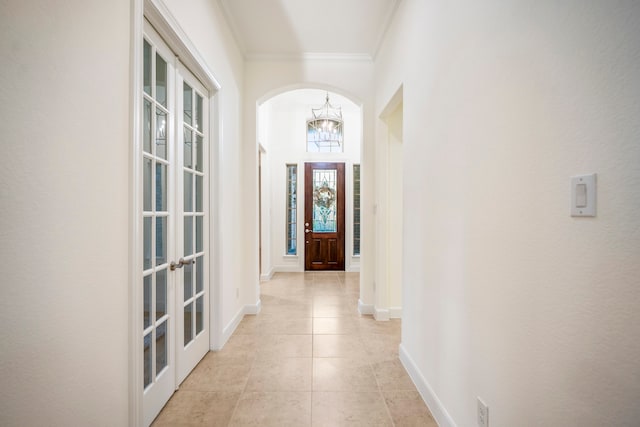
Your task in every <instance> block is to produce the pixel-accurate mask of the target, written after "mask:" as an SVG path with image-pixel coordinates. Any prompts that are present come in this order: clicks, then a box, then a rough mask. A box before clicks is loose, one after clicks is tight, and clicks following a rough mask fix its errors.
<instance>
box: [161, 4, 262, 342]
mask: <svg viewBox="0 0 640 427" xmlns="http://www.w3.org/2000/svg"><path fill="white" fill-rule="evenodd" d="M164 1H165V4H166V5H167V7H168V8H169V9H170V10H171V13H172V14H173V15H174V16H175V18H176V19H177V20H178V21H179V22H180V25H181V26H182V28H183V29H184V31H185V32H186V33H187V36H188V37H189V39H191V41H192V42H193V43H194V45H195V46H197V48H198V50H199V52H200V53H201V55H202V56H203V57H204V59H205V61H206V63H207V65H208V66H209V67H210V70H211V72H212V73H213V75H214V76H215V78H216V79H217V80H218V83H220V86H221V89H220V91H219V95H218V99H219V101H218V102H219V103H218V112H216V113H214V117H216V120H217V122H214V123H212V127H213V128H214V129H215V132H216V133H217V134H218V138H219V146H218V147H217V150H216V151H215V152H213V154H212V155H213V159H212V161H213V162H214V163H213V166H212V174H211V175H212V179H213V180H214V182H213V183H212V189H213V188H215V190H216V191H217V192H218V195H219V196H218V197H219V199H218V206H214V210H213V211H212V212H211V215H212V217H215V216H216V215H217V216H218V218H217V220H218V226H219V230H218V231H219V234H218V235H215V230H212V232H213V233H214V234H213V235H212V239H211V241H212V242H214V241H216V240H217V241H218V242H219V246H218V247H217V248H212V253H214V256H218V257H219V262H220V264H219V265H217V266H216V265H213V266H212V267H211V270H210V271H212V272H213V273H214V274H217V275H218V279H219V283H220V285H221V289H220V295H219V298H220V299H221V301H222V304H221V306H222V309H223V312H222V313H221V317H220V319H221V322H222V327H223V328H224V329H225V331H226V332H227V333H229V334H230V333H231V332H233V329H234V328H235V326H236V325H235V323H236V322H237V321H239V320H240V319H241V316H239V313H242V312H243V310H244V308H245V306H251V305H253V306H255V304H256V302H257V297H256V292H255V288H254V286H252V282H251V280H249V277H248V276H247V275H246V264H245V259H246V255H245V254H246V253H248V252H250V251H253V250H254V242H249V241H248V240H247V239H245V238H244V230H245V228H246V224H245V223H244V221H243V215H241V214H239V213H240V212H243V210H244V207H243V205H242V202H243V200H242V196H241V195H242V194H243V189H244V186H245V185H247V184H246V183H245V180H244V178H245V174H244V172H243V169H244V165H243V164H242V154H241V153H242V144H241V138H242V128H241V120H242V117H241V103H242V90H243V76H244V58H243V56H242V54H241V53H240V51H239V49H238V47H237V45H236V43H235V41H234V39H233V36H232V34H231V31H230V30H229V28H228V26H227V23H226V21H225V18H224V14H223V12H222V10H221V9H220V7H219V5H218V3H217V2H212V1H209V0H197V1H191V2H190V3H189V7H185V3H184V2H183V1H180V0H164ZM216 127H217V129H216ZM216 181H217V182H216ZM216 184H217V185H216ZM214 203H215V202H214ZM216 267H217V268H216ZM216 270H217V271H216ZM212 279H214V278H212ZM215 315H216V313H213V316H215ZM213 316H212V317H213ZM224 338H228V336H225V337H224ZM220 344H222V343H212V345H214V346H215V347H219V345H220Z"/></svg>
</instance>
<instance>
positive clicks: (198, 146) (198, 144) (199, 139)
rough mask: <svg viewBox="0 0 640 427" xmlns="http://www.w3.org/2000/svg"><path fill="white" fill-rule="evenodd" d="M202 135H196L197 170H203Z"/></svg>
mask: <svg viewBox="0 0 640 427" xmlns="http://www.w3.org/2000/svg"><path fill="white" fill-rule="evenodd" d="M202 145H203V144H202V137H201V136H200V135H196V170H197V171H198V172H202Z"/></svg>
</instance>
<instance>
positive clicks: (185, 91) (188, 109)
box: [182, 83, 193, 125]
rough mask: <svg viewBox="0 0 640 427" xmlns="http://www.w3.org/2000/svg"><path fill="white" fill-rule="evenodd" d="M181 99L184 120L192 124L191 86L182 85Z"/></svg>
mask: <svg viewBox="0 0 640 427" xmlns="http://www.w3.org/2000/svg"><path fill="white" fill-rule="evenodd" d="M182 99H183V104H182V105H183V107H182V108H183V110H184V114H183V116H184V118H183V120H184V122H185V123H186V124H188V125H192V124H193V122H192V119H191V118H192V117H193V90H192V89H191V86H189V85H188V84H186V83H185V84H184V86H183V87H182Z"/></svg>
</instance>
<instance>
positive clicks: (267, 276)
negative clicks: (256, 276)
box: [260, 268, 275, 282]
mask: <svg viewBox="0 0 640 427" xmlns="http://www.w3.org/2000/svg"><path fill="white" fill-rule="evenodd" d="M274 274H275V271H274V270H273V268H272V269H271V270H269V272H268V273H267V274H261V275H260V281H261V282H268V281H269V280H271V279H272V278H273V275H274Z"/></svg>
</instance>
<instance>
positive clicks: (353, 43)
mask: <svg viewBox="0 0 640 427" xmlns="http://www.w3.org/2000/svg"><path fill="white" fill-rule="evenodd" d="M218 1H219V2H220V5H221V6H222V9H223V10H224V13H225V14H226V17H227V21H228V22H229V25H230V26H231V29H232V31H233V33H234V37H235V38H236V40H237V42H238V44H239V45H240V49H242V51H243V53H244V55H245V56H246V57H248V58H251V57H300V56H305V55H328V56H360V57H369V58H373V57H375V54H376V52H377V50H378V47H379V45H380V42H381V40H382V37H383V36H384V33H385V31H386V29H387V26H388V25H389V22H390V20H391V18H392V16H393V13H394V12H395V10H396V8H397V5H398V3H400V1H401V0H315V1H314V0H218Z"/></svg>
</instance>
